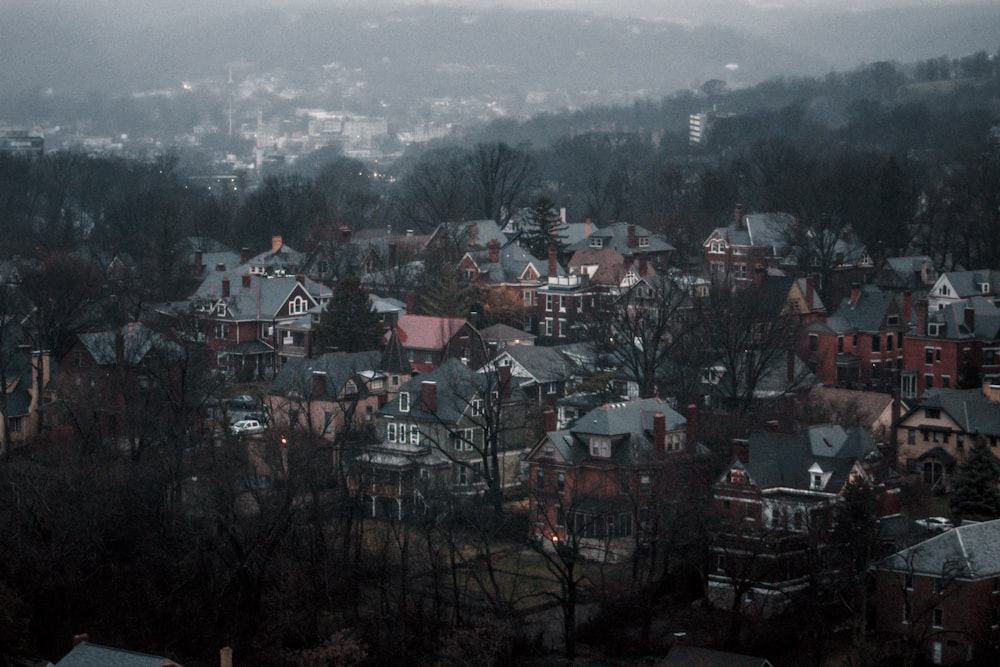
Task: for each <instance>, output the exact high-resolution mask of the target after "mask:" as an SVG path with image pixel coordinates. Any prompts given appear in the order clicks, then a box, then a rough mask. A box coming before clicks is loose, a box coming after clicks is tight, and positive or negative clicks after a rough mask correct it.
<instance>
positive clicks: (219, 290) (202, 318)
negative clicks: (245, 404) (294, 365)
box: [159, 253, 331, 380]
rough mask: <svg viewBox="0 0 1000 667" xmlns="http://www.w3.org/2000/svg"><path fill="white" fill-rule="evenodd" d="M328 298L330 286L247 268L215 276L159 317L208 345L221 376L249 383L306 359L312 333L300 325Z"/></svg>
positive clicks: (166, 308) (218, 272) (164, 307)
mask: <svg viewBox="0 0 1000 667" xmlns="http://www.w3.org/2000/svg"><path fill="white" fill-rule="evenodd" d="M275 256H277V257H279V258H280V256H281V254H280V253H278V255H275ZM255 266H256V267H257V268H258V269H259V268H260V267H264V268H265V269H266V268H267V266H268V265H267V264H266V262H264V263H261V264H258V265H255ZM330 296H331V291H330V289H329V288H328V287H326V286H324V285H321V284H319V283H315V282H313V281H312V280H310V279H309V278H307V277H305V276H304V275H294V276H293V275H280V271H279V272H277V273H274V274H272V275H268V274H266V273H262V272H260V271H257V272H254V267H253V266H251V267H249V268H248V267H247V266H243V267H240V268H239V269H238V270H235V271H228V270H223V271H213V272H211V273H210V274H208V276H207V277H206V278H205V280H203V281H202V283H201V285H200V286H199V287H198V289H197V290H196V291H195V293H194V294H193V295H192V296H191V297H190V298H189V299H188V300H186V301H181V302H175V303H170V304H165V305H164V306H162V307H160V308H159V312H160V313H161V314H163V315H165V316H167V317H170V318H171V319H173V320H174V322H175V327H176V329H177V330H178V332H180V333H181V334H182V335H184V336H186V337H188V338H190V339H192V340H196V341H199V342H205V343H206V344H207V345H208V347H209V348H210V349H211V350H212V352H213V353H214V355H215V359H214V361H215V365H216V367H217V368H218V369H219V370H220V371H222V372H224V373H227V374H232V375H236V376H237V377H239V378H243V379H248V380H249V379H254V378H266V377H272V376H273V375H274V373H275V371H276V370H277V368H278V366H279V359H280V360H281V361H284V359H286V358H289V357H303V356H307V351H308V350H309V349H310V344H309V342H308V340H307V339H306V336H307V334H308V333H309V331H310V329H309V327H308V326H307V325H308V323H307V322H303V321H300V322H299V323H298V324H296V320H299V319H300V318H303V317H306V316H307V315H308V314H309V312H310V310H312V309H315V308H318V307H320V306H322V305H324V304H325V303H326V302H327V301H328V300H329V299H330ZM299 325H302V326H299ZM282 326H283V327H284V331H283V333H282V334H281V336H280V337H279V334H278V330H279V328H280V327H282ZM296 333H298V334H299V335H298V336H297V335H296ZM286 346H287V348H288V349H287V350H286V349H284V348H285V347H286Z"/></svg>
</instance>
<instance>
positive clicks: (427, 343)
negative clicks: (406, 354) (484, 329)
mask: <svg viewBox="0 0 1000 667" xmlns="http://www.w3.org/2000/svg"><path fill="white" fill-rule="evenodd" d="M467 323H468V322H467V321H466V320H463V319H461V318H459V317H433V316H431V315H402V316H400V318H399V321H398V322H397V323H396V333H397V334H398V335H399V341H400V343H401V344H402V346H403V347H404V348H407V349H414V350H440V349H442V348H444V346H445V345H447V343H448V341H449V340H451V338H452V336H454V335H455V334H456V333H457V332H458V330H459V329H461V328H462V327H463V326H464V325H466V324H467Z"/></svg>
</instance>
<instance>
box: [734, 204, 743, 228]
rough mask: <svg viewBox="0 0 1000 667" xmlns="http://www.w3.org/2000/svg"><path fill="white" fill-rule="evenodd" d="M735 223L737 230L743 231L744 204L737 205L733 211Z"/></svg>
mask: <svg viewBox="0 0 1000 667" xmlns="http://www.w3.org/2000/svg"><path fill="white" fill-rule="evenodd" d="M733 222H734V223H735V225H736V229H743V204H737V205H736V208H735V209H734V210H733Z"/></svg>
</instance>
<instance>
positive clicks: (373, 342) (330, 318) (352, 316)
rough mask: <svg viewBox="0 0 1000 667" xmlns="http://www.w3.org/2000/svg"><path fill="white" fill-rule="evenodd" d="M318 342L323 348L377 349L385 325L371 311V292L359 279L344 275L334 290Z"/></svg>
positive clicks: (357, 350)
mask: <svg viewBox="0 0 1000 667" xmlns="http://www.w3.org/2000/svg"><path fill="white" fill-rule="evenodd" d="M316 333H317V335H316V339H317V342H318V344H319V345H320V346H321V347H327V348H336V349H337V350H340V351H342V352H365V351H367V350H374V349H375V348H376V347H378V342H379V340H380V339H381V337H382V333H383V329H382V322H381V321H379V317H378V313H376V312H375V311H374V310H372V304H371V300H370V299H369V297H368V293H367V292H365V290H364V289H362V287H361V281H360V280H359V279H358V277H357V276H353V275H349V276H344V277H343V278H341V279H340V280H339V281H337V284H336V285H334V287H333V298H331V299H330V302H329V303H328V304H326V308H324V309H323V314H322V316H321V317H320V321H319V329H318V330H317V332H316Z"/></svg>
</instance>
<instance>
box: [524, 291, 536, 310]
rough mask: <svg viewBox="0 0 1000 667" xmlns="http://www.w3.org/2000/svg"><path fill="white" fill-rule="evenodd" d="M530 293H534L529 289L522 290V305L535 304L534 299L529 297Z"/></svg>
mask: <svg viewBox="0 0 1000 667" xmlns="http://www.w3.org/2000/svg"><path fill="white" fill-rule="evenodd" d="M532 294H534V292H532V291H531V290H524V306H525V308H530V307H531V306H533V305H535V304H534V301H533V300H532V298H531V295H532Z"/></svg>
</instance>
